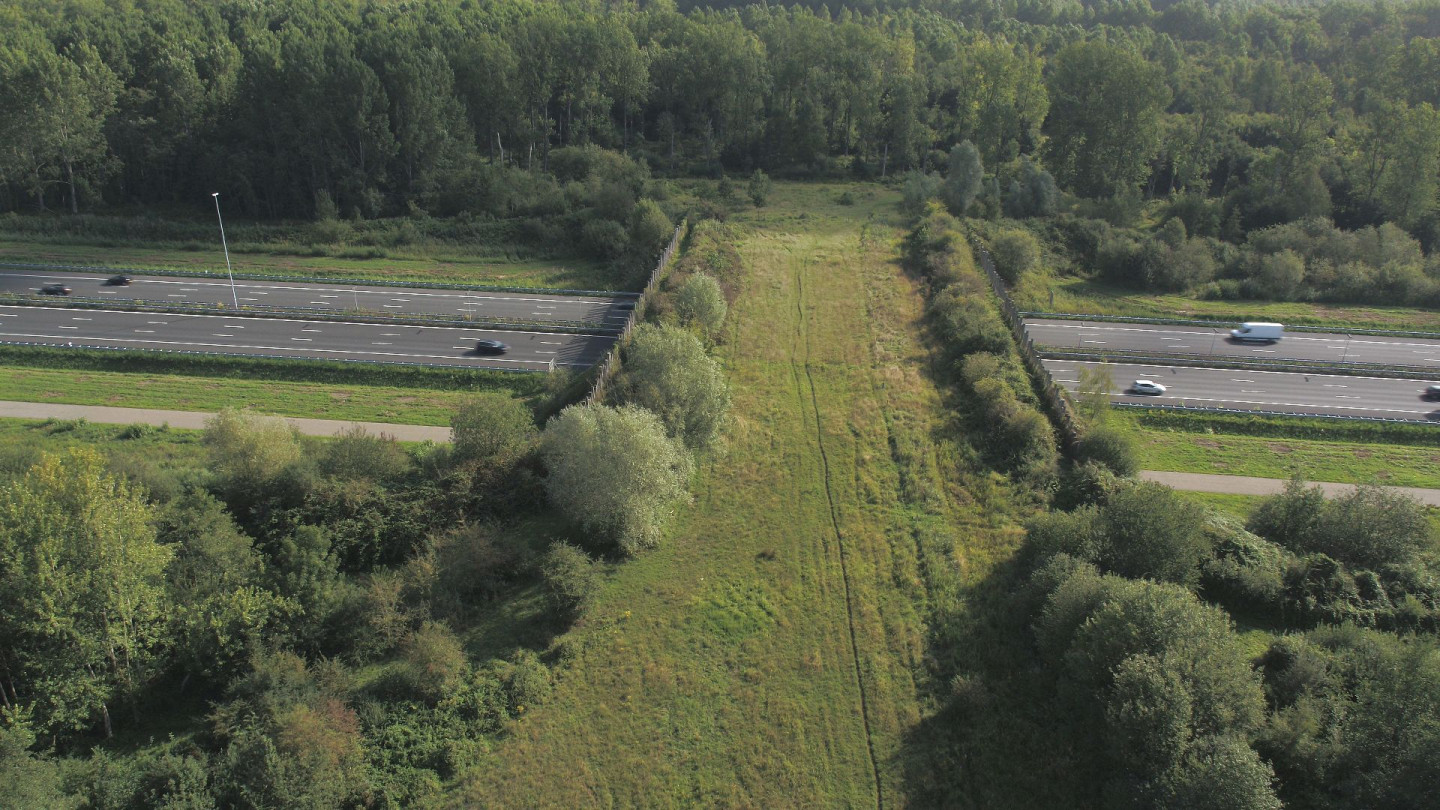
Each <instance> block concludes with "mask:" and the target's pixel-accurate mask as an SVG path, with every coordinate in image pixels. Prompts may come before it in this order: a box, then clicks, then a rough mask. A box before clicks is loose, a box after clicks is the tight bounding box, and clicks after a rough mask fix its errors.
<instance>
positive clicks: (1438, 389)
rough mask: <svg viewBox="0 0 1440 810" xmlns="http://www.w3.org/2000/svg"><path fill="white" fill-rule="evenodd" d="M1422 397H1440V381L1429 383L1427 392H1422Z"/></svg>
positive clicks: (1426, 388)
mask: <svg viewBox="0 0 1440 810" xmlns="http://www.w3.org/2000/svg"><path fill="white" fill-rule="evenodd" d="M1420 398H1421V399H1440V383H1435V384H1434V385H1427V386H1426V387H1425V393H1423V394H1421V395H1420Z"/></svg>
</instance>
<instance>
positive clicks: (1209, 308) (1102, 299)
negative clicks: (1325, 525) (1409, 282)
mask: <svg viewBox="0 0 1440 810" xmlns="http://www.w3.org/2000/svg"><path fill="white" fill-rule="evenodd" d="M1051 293H1053V294H1054V304H1051V302H1050V296H1051ZM1012 294H1013V296H1014V299H1015V305H1016V306H1018V307H1020V308H1021V309H1023V310H1031V311H1037V312H1068V313H1075V314H1084V315H1116V316H1127V317H1137V318H1181V319H1190V318H1195V319H1209V320H1221V321H1226V322H1230V321H1235V322H1239V321H1275V322H1277V323H1286V324H1297V325H1313V326H1333V327H1337V328H1344V327H1348V328H1351V329H1395V330H1401V331H1424V332H1440V312H1436V311H1434V310H1424V309H1414V308H1409V307H1378V306H1365V305H1360V304H1318V303H1302V302H1295V301H1204V300H1200V299H1198V298H1191V297H1187V296H1184V295H1166V294H1159V293H1145V292H1136V291H1134V290H1125V289H1121V288H1119V287H1112V286H1109V285H1106V284H1101V283H1099V282H1095V281H1088V280H1086V279H1081V278H1074V277H1056V276H1054V275H1052V274H1050V273H1046V272H1044V271H1038V272H1033V273H1031V274H1029V275H1027V276H1026V277H1025V278H1024V279H1022V281H1021V283H1020V285H1019V286H1018V287H1017V288H1016V289H1014V290H1012Z"/></svg>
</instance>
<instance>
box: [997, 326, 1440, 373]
mask: <svg viewBox="0 0 1440 810" xmlns="http://www.w3.org/2000/svg"><path fill="white" fill-rule="evenodd" d="M1236 325H1237V326H1238V323H1237V324H1236ZM1231 328H1233V327H1225V328H1208V327H1201V326H1160V325H1155V324H1140V323H1100V322H1097V321H1061V320H1028V319H1027V320H1026V321H1025V330H1026V332H1028V333H1029V335H1030V337H1031V339H1032V340H1034V341H1035V344H1036V345H1037V346H1046V347H1054V348H1065V349H1078V350H1082V351H1135V352H1154V353H1157V354H1198V355H1214V356H1216V357H1230V358H1244V359H1246V360H1320V361H1326V362H1344V363H1376V364H1384V365H1404V366H1420V367H1424V366H1432V367H1434V368H1435V372H1436V375H1437V376H1440V340H1421V339H1413V338H1398V337H1375V336H1371V335H1353V336H1352V335H1345V334H1326V333H1322V332H1287V333H1286V334H1285V337H1284V338H1283V339H1281V340H1280V341H1279V342H1278V343H1270V344H1265V343H1239V342H1234V341H1231V340H1230V329H1231Z"/></svg>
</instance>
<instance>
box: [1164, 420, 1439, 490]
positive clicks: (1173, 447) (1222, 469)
mask: <svg viewBox="0 0 1440 810" xmlns="http://www.w3.org/2000/svg"><path fill="white" fill-rule="evenodd" d="M1137 437H1138V439H1139V448H1138V450H1139V454H1140V458H1141V459H1142V460H1143V462H1142V463H1143V464H1144V467H1145V469H1147V470H1161V471H1167V472H1192V473H1210V474H1214V475H1248V476H1254V477H1257V478H1289V477H1290V476H1292V475H1294V474H1296V473H1299V474H1300V475H1302V476H1304V477H1305V478H1306V479H1307V480H1310V481H1334V482H1337V483H1341V484H1385V485H1389V486H1402V487H1428V488H1435V487H1440V450H1437V449H1435V448H1429V447H1403V446H1396V445H1391V444H1373V443H1362V442H1334V441H1314V440H1307V439H1270V438H1262V437H1257V436H1227V435H1221V434H1215V435H1208V436H1207V435H1203V434H1195V433H1178V432H1171V431H1161V430H1142V431H1140V432H1138V433H1137Z"/></svg>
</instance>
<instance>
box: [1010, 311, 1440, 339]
mask: <svg viewBox="0 0 1440 810" xmlns="http://www.w3.org/2000/svg"><path fill="white" fill-rule="evenodd" d="M1020 316H1021V317H1022V318H1048V319H1050V320H1055V321H1095V322H1097V323H1145V324H1155V325H1158V326H1202V327H1210V328H1215V329H1226V330H1228V329H1231V328H1234V327H1235V326H1236V325H1237V324H1238V323H1240V321H1239V320H1238V319H1237V320H1233V321H1217V320H1193V319H1192V320H1187V319H1185V318H1132V317H1130V316H1128V315H1084V314H1077V313H1073V312H1031V311H1029V310H1021V311H1020ZM1285 328H1286V329H1289V330H1291V331H1293V332H1323V333H1326V334H1332V335H1368V336H1374V337H1412V338H1430V339H1432V340H1440V332H1407V331H1402V330H1398V329H1351V328H1347V327H1344V326H1314V325H1307V324H1286V325H1285Z"/></svg>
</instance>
